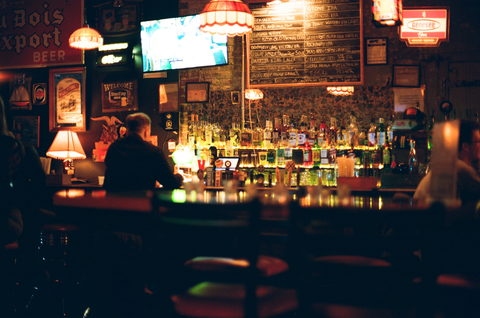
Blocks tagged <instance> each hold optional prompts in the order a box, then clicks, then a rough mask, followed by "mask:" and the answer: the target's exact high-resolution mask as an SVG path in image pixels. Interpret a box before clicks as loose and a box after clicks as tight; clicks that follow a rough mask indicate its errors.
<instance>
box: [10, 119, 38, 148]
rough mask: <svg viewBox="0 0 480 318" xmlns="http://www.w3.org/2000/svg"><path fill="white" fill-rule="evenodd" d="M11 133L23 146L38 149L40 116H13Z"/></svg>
mask: <svg viewBox="0 0 480 318" xmlns="http://www.w3.org/2000/svg"><path fill="white" fill-rule="evenodd" d="M12 132H13V134H14V135H15V137H16V138H17V139H18V140H20V141H21V142H22V143H23V144H24V145H29V146H33V147H40V138H39V136H40V116H13V130H12Z"/></svg>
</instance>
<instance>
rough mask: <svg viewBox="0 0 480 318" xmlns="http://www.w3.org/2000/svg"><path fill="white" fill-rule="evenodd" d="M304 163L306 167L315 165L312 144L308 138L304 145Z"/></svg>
mask: <svg viewBox="0 0 480 318" xmlns="http://www.w3.org/2000/svg"><path fill="white" fill-rule="evenodd" d="M303 165H304V166H305V167H313V153H312V146H310V142H308V140H307V141H305V145H304V146H303Z"/></svg>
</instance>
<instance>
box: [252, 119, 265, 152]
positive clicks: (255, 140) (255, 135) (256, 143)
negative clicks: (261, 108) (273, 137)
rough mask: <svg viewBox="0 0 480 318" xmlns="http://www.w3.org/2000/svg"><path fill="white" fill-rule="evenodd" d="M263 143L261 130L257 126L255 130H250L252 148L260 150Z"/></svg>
mask: <svg viewBox="0 0 480 318" xmlns="http://www.w3.org/2000/svg"><path fill="white" fill-rule="evenodd" d="M262 142H263V129H262V128H261V127H260V125H258V124H257V127H256V128H253V129H252V146H253V147H254V148H261V147H262Z"/></svg>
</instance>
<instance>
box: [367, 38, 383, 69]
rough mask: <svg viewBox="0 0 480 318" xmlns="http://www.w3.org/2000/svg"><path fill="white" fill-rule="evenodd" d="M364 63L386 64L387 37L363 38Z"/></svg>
mask: <svg viewBox="0 0 480 318" xmlns="http://www.w3.org/2000/svg"><path fill="white" fill-rule="evenodd" d="M365 50H366V52H365V64H366V65H382V64H383V65H384V64H388V38H376V39H365Z"/></svg>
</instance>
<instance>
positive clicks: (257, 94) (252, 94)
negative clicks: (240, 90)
mask: <svg viewBox="0 0 480 318" xmlns="http://www.w3.org/2000/svg"><path fill="white" fill-rule="evenodd" d="M245 98H246V99H248V100H256V99H262V98H263V92H262V91H261V90H259V89H252V88H249V89H246V90H245Z"/></svg>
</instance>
